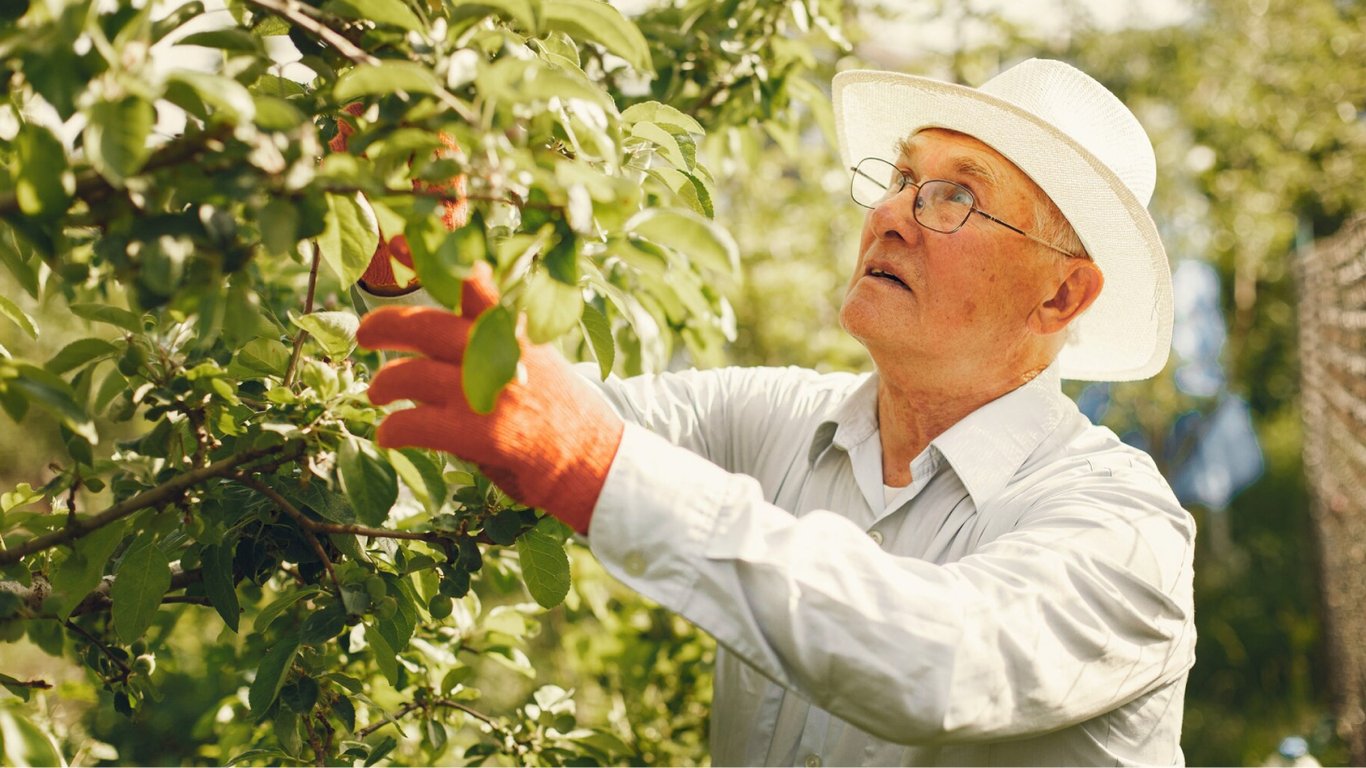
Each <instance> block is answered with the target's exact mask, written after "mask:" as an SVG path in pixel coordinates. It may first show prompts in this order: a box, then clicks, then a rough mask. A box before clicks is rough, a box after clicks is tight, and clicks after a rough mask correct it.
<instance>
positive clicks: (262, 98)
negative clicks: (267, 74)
mask: <svg viewBox="0 0 1366 768" xmlns="http://www.w3.org/2000/svg"><path fill="white" fill-rule="evenodd" d="M252 99H253V100H255V102H256V125H257V127H259V128H263V129H265V130H267V131H281V132H285V131H292V130H294V129H295V128H298V127H299V126H301V125H303V124H304V122H305V121H306V120H307V119H308V118H306V117H304V113H303V112H300V111H299V109H298V107H295V106H294V105H293V104H290V103H289V102H288V101H285V100H284V99H281V98H278V97H275V96H267V95H264V94H259V93H256V94H252Z"/></svg>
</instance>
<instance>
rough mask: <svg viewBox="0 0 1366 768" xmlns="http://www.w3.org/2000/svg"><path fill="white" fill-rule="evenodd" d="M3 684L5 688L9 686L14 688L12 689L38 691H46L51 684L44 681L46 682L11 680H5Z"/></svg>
mask: <svg viewBox="0 0 1366 768" xmlns="http://www.w3.org/2000/svg"><path fill="white" fill-rule="evenodd" d="M4 684H5V685H6V686H10V687H14V688H39V689H43V690H46V689H48V688H51V687H52V683H49V682H48V681H46V680H13V679H11V680H6V681H5V683H4Z"/></svg>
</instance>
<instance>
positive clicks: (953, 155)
mask: <svg viewBox="0 0 1366 768" xmlns="http://www.w3.org/2000/svg"><path fill="white" fill-rule="evenodd" d="M892 149H893V153H894V154H895V155H896V156H897V157H898V159H899V161H900V162H903V163H907V164H909V165H911V166H915V165H917V164H919V163H923V162H929V160H930V158H933V159H934V162H935V163H936V165H937V167H938V169H939V170H938V171H937V172H938V173H952V174H955V175H956V176H957V177H959V178H960V179H967V180H972V181H976V182H978V183H979V184H981V185H984V186H986V187H987V188H990V189H995V190H1002V191H1006V190H1011V189H1020V190H1021V191H1023V192H1025V193H1026V194H1029V195H1032V196H1037V197H1039V198H1042V199H1047V195H1045V193H1044V191H1043V190H1042V189H1041V188H1039V185H1038V184H1036V183H1035V182H1034V180H1033V179H1031V178H1030V177H1029V175H1028V174H1026V173H1025V172H1024V171H1022V170H1020V167H1019V166H1017V165H1015V163H1013V162H1011V161H1010V160H1009V159H1008V158H1007V157H1006V156H1005V155H1003V154H1001V153H1000V152H998V151H997V150H996V149H995V148H993V147H992V146H991V145H989V144H987V143H986V142H984V141H982V140H981V139H978V138H976V137H975V136H972V135H970V134H967V133H962V132H960V131H953V130H949V129H947V128H933V127H931V128H921V129H920V130H917V131H915V132H913V133H911V134H910V135H909V136H906V137H905V138H903V139H900V140H898V141H897V142H896V145H895V146H894V147H893V148H892Z"/></svg>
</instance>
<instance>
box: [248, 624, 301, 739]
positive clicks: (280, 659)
mask: <svg viewBox="0 0 1366 768" xmlns="http://www.w3.org/2000/svg"><path fill="white" fill-rule="evenodd" d="M298 652H299V638H297V637H294V636H287V637H282V638H280V639H279V640H277V641H276V642H275V645H273V646H271V647H270V650H268V651H266V653H265V655H264V656H262V657H261V664H260V666H258V667H257V668H256V679H255V680H253V681H252V683H251V690H250V691H248V692H247V705H248V706H250V707H251V711H252V712H253V713H255V714H256V719H257V720H260V719H261V718H263V717H265V715H266V710H268V709H270V705H271V704H273V703H275V697H276V696H279V695H280V689H281V688H282V687H284V684H285V677H286V673H288V672H289V668H290V667H291V666H293V665H294V656H295V655H296V654H297V653H298Z"/></svg>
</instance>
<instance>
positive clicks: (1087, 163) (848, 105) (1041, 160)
mask: <svg viewBox="0 0 1366 768" xmlns="http://www.w3.org/2000/svg"><path fill="white" fill-rule="evenodd" d="M834 103H835V133H836V135H837V137H838V138H839V148H840V157H841V158H842V159H843V161H844V164H845V166H846V167H850V166H853V165H854V164H855V163H857V162H858V161H859V160H860V159H862V158H864V157H880V158H883V159H884V160H894V159H895V157H896V154H897V152H896V144H897V142H898V141H900V140H902V139H905V138H907V137H909V136H910V135H911V134H913V133H915V132H916V131H919V130H921V129H924V128H947V129H949V130H953V131H958V132H960V133H965V134H967V135H969V136H972V137H974V138H976V139H978V140H979V141H982V142H983V143H985V144H987V145H988V146H990V147H992V148H993V149H995V150H996V151H997V152H999V153H1001V155H1003V156H1004V157H1005V158H1006V159H1008V160H1010V161H1011V162H1012V163H1014V164H1015V165H1016V166H1018V167H1019V168H1020V170H1022V171H1024V172H1025V174H1026V175H1028V176H1029V177H1030V178H1031V179H1033V180H1034V183H1036V184H1038V185H1039V187H1040V188H1041V189H1043V191H1044V192H1045V193H1046V194H1047V195H1048V196H1049V198H1051V199H1052V200H1053V202H1054V203H1055V204H1056V205H1057V206H1058V209H1059V210H1061V211H1062V213H1063V215H1064V216H1066V217H1067V220H1068V222H1070V223H1071V225H1072V227H1073V229H1075V230H1076V232H1077V235H1078V236H1079V237H1080V238H1081V241H1082V243H1083V244H1084V245H1085V246H1086V251H1087V253H1089V254H1090V255H1091V258H1092V259H1094V260H1095V263H1096V265H1097V266H1098V267H1100V271H1101V272H1102V273H1103V274H1104V275H1105V286H1104V288H1102V289H1101V292H1100V296H1099V297H1097V299H1096V301H1095V303H1094V304H1092V305H1091V307H1090V309H1088V310H1087V311H1086V313H1085V314H1083V315H1082V316H1081V317H1079V318H1077V319H1076V320H1074V321H1073V322H1072V325H1071V328H1070V331H1071V333H1070V335H1069V339H1068V342H1067V344H1066V345H1065V346H1064V347H1063V350H1062V352H1061V353H1060V354H1059V357H1058V359H1059V363H1060V367H1061V370H1062V376H1063V378H1067V379H1081V380H1087V381H1128V380H1132V379H1145V378H1148V377H1150V376H1152V375H1154V374H1156V373H1157V372H1158V371H1161V370H1162V368H1163V366H1164V365H1166V362H1167V354H1168V352H1169V351H1170V349H1171V338H1172V287H1171V271H1170V268H1169V267H1168V265H1167V253H1166V251H1165V250H1164V249H1163V247H1162V240H1161V239H1160V238H1159V237H1158V234H1157V226H1156V225H1155V224H1154V223H1153V219H1152V217H1151V216H1150V215H1148V210H1147V205H1148V201H1149V200H1150V199H1151V198H1152V193H1153V184H1154V183H1155V180H1156V176H1157V163H1156V160H1155V159H1154V157H1153V147H1152V143H1151V142H1150V141H1149V140H1148V135H1147V134H1146V133H1144V131H1143V127H1142V126H1141V125H1139V123H1138V119H1137V118H1136V117H1134V115H1133V113H1132V112H1130V111H1129V109H1128V108H1127V107H1125V106H1124V104H1123V103H1121V102H1120V100H1119V99H1118V98H1116V97H1115V95H1114V94H1112V93H1110V91H1109V90H1108V89H1106V88H1105V86H1103V85H1101V84H1100V83H1098V82H1096V81H1095V80H1094V79H1092V78H1091V77H1090V76H1089V75H1087V74H1085V73H1083V72H1082V71H1080V70H1078V69H1076V68H1075V67H1072V66H1071V65H1068V64H1064V63H1063V62H1060V61H1051V60H1046V59H1029V60H1027V61H1024V62H1021V63H1019V64H1017V65H1015V66H1013V67H1011V68H1010V69H1007V70H1006V71H1004V72H1002V73H1000V74H998V75H997V76H996V77H993V78H992V79H991V80H988V81H987V82H986V83H985V84H983V85H982V87H981V88H969V87H967V86H962V85H955V84H952V83H946V82H942V81H939V80H931V79H929V78H924V77H914V76H911V75H903V74H899V73H896V72H877V71H870V70H851V71H847V72H841V73H840V74H838V75H836V76H835V80H834Z"/></svg>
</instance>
